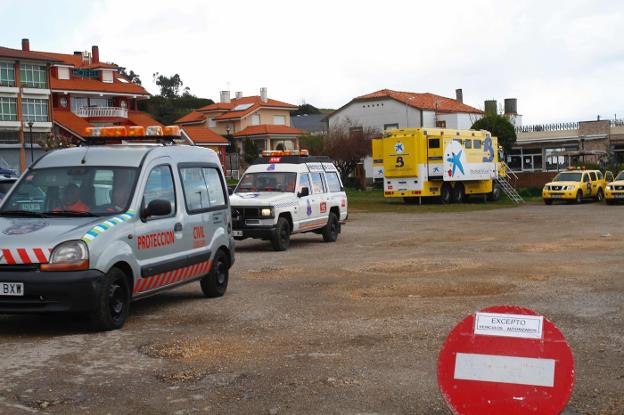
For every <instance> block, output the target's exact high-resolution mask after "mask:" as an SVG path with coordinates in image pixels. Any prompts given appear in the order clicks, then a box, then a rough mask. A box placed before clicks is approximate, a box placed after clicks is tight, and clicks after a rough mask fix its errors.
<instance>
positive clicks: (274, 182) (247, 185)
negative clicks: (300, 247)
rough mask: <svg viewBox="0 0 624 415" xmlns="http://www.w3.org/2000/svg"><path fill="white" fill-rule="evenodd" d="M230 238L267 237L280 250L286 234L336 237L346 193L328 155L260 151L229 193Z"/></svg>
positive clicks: (287, 237) (286, 240)
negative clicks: (230, 193)
mask: <svg viewBox="0 0 624 415" xmlns="http://www.w3.org/2000/svg"><path fill="white" fill-rule="evenodd" d="M230 205H231V209H232V224H233V232H232V235H233V236H234V239H237V240H242V239H246V238H257V239H263V240H270V241H271V244H272V245H273V249H275V250H276V251H285V250H286V249H288V246H289V245H290V235H292V234H295V233H304V232H315V233H318V234H321V235H323V240H324V241H325V242H335V241H336V239H337V238H338V234H339V233H340V231H341V224H342V223H344V222H345V221H346V219H347V216H348V214H347V195H346V193H345V191H344V187H343V185H342V181H341V180H340V175H339V174H338V170H337V169H336V166H334V164H333V163H332V162H331V160H330V159H329V158H328V157H315V156H307V153H306V152H305V150H303V151H301V152H299V151H283V152H279V151H272V152H263V153H262V157H260V158H258V159H257V160H255V161H254V162H253V163H252V165H251V166H250V167H249V168H248V169H247V171H246V172H245V174H244V175H243V177H242V179H241V180H240V182H239V183H238V186H236V189H234V191H233V194H232V195H231V196H230Z"/></svg>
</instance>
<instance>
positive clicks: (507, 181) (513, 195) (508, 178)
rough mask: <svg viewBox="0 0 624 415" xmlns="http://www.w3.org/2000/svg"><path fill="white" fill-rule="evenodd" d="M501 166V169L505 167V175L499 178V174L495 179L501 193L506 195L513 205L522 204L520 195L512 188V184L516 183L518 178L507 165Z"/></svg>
mask: <svg viewBox="0 0 624 415" xmlns="http://www.w3.org/2000/svg"><path fill="white" fill-rule="evenodd" d="M502 165H503V167H505V173H506V174H505V176H501V175H500V174H499V175H498V178H497V179H496V183H498V184H499V185H500V187H501V189H502V190H503V193H505V195H507V197H508V198H509V199H511V201H512V202H514V203H515V204H520V203H522V202H524V199H522V196H520V194H519V193H518V191H517V190H516V188H515V187H514V184H515V183H516V182H517V181H518V176H517V175H516V173H514V172H513V171H512V170H511V169H510V168H509V166H508V165H507V163H505V162H502Z"/></svg>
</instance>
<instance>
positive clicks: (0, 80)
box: [0, 62, 15, 86]
mask: <svg viewBox="0 0 624 415" xmlns="http://www.w3.org/2000/svg"><path fill="white" fill-rule="evenodd" d="M0 86H15V67H14V66H13V64H12V63H2V62H0Z"/></svg>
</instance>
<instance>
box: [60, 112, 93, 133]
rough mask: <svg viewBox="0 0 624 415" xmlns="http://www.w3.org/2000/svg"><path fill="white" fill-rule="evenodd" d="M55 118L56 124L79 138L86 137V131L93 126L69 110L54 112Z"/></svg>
mask: <svg viewBox="0 0 624 415" xmlns="http://www.w3.org/2000/svg"><path fill="white" fill-rule="evenodd" d="M53 117H54V122H55V123H56V124H58V125H60V126H61V127H63V128H64V129H66V130H67V131H69V132H71V133H72V134H74V135H77V136H78V137H84V135H85V129H86V128H87V127H90V126H91V124H89V123H88V122H87V121H85V120H84V118H80V117H79V116H77V115H76V114H74V113H73V112H71V111H67V110H54V113H53Z"/></svg>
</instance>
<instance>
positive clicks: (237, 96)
mask: <svg viewBox="0 0 624 415" xmlns="http://www.w3.org/2000/svg"><path fill="white" fill-rule="evenodd" d="M242 97H243V91H237V92H236V99H241V98H242Z"/></svg>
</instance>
